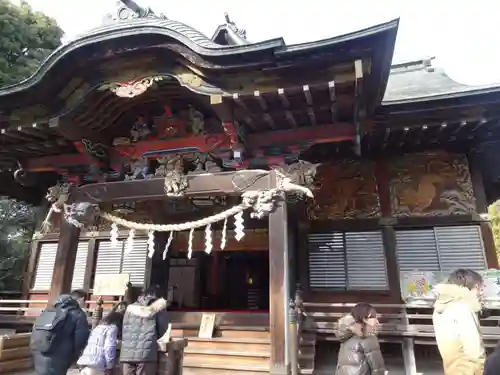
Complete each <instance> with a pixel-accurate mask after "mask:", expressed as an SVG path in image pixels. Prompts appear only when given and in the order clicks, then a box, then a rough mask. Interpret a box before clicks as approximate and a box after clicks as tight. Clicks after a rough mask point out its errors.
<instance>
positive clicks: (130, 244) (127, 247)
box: [125, 229, 135, 254]
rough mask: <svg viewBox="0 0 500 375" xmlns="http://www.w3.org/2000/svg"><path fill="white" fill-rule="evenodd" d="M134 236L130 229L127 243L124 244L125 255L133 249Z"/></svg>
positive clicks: (132, 230) (133, 231)
mask: <svg viewBox="0 0 500 375" xmlns="http://www.w3.org/2000/svg"><path fill="white" fill-rule="evenodd" d="M134 236H135V230H134V229H130V231H129V232H128V237H127V242H125V254H129V253H130V252H131V251H132V249H133V248H134Z"/></svg>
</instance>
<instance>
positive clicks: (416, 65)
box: [382, 58, 499, 105]
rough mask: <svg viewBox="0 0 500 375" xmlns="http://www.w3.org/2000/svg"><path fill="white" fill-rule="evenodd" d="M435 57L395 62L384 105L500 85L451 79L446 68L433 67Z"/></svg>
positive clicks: (436, 97) (481, 89)
mask: <svg viewBox="0 0 500 375" xmlns="http://www.w3.org/2000/svg"><path fill="white" fill-rule="evenodd" d="M432 60H433V58H429V59H422V60H416V61H410V62H405V63H400V64H394V65H392V67H391V72H390V75H389V80H388V82H387V88H386V91H385V95H384V99H383V101H382V104H383V105H390V104H398V103H410V102H413V101H422V100H433V99H447V98H449V97H451V96H462V95H467V94H476V93H477V94H481V93H484V91H485V90H486V91H490V90H495V89H498V88H499V86H498V85H481V86H469V85H464V84H462V83H460V82H457V81H455V80H453V79H452V78H450V77H449V76H448V75H447V74H446V72H445V71H444V69H441V68H437V67H435V66H433V65H432Z"/></svg>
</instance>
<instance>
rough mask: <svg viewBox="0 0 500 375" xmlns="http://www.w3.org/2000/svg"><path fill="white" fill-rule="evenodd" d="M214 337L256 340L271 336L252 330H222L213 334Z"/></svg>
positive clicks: (265, 332) (264, 332)
mask: <svg viewBox="0 0 500 375" xmlns="http://www.w3.org/2000/svg"><path fill="white" fill-rule="evenodd" d="M215 336H216V337H235V338H239V337H241V338H256V339H269V338H270V337H271V334H270V333H269V331H256V330H255V331H254V330H232V329H231V330H229V329H222V330H218V331H216V333H215Z"/></svg>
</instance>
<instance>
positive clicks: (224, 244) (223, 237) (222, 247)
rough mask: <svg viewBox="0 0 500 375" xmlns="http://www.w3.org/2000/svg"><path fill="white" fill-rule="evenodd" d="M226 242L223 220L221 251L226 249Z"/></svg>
mask: <svg viewBox="0 0 500 375" xmlns="http://www.w3.org/2000/svg"><path fill="white" fill-rule="evenodd" d="M226 242H227V219H224V225H223V226H222V237H221V239H220V248H221V250H223V249H225V248H226Z"/></svg>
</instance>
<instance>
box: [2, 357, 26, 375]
mask: <svg viewBox="0 0 500 375" xmlns="http://www.w3.org/2000/svg"><path fill="white" fill-rule="evenodd" d="M32 367H33V360H32V359H31V358H23V359H14V360H12V361H6V362H0V374H6V373H12V372H21V371H23V370H28V369H30V368H32Z"/></svg>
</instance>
